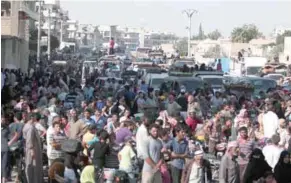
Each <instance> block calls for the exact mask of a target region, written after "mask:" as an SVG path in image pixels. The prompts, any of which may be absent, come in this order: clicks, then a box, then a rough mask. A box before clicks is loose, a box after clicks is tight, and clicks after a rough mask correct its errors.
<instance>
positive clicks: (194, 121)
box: [186, 109, 202, 132]
mask: <svg viewBox="0 0 291 183" xmlns="http://www.w3.org/2000/svg"><path fill="white" fill-rule="evenodd" d="M186 124H187V125H188V126H189V128H190V129H191V130H192V132H195V130H196V127H197V125H198V124H202V121H201V120H200V119H198V118H197V116H196V111H195V109H190V111H189V114H188V117H187V119H186Z"/></svg>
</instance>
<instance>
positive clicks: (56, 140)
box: [48, 121, 67, 164]
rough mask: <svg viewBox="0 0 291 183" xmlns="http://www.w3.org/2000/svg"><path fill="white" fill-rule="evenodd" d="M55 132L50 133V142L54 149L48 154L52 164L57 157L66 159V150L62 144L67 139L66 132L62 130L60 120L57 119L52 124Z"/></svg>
mask: <svg viewBox="0 0 291 183" xmlns="http://www.w3.org/2000/svg"><path fill="white" fill-rule="evenodd" d="M52 127H53V134H51V135H49V137H48V138H49V144H50V145H51V146H52V150H51V152H50V154H49V155H48V158H49V161H50V164H51V163H52V162H53V161H54V160H56V159H64V152H63V151H62V149H61V144H62V142H63V141H65V140H66V138H67V137H66V136H65V134H64V133H63V132H62V131H61V125H60V123H59V121H55V122H54V123H53V125H52Z"/></svg>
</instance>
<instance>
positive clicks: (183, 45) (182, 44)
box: [175, 38, 188, 55]
mask: <svg viewBox="0 0 291 183" xmlns="http://www.w3.org/2000/svg"><path fill="white" fill-rule="evenodd" d="M175 49H176V50H178V51H179V52H180V54H181V55H182V54H183V55H186V53H187V52H188V39H187V38H182V39H181V40H179V41H177V42H176V44H175Z"/></svg>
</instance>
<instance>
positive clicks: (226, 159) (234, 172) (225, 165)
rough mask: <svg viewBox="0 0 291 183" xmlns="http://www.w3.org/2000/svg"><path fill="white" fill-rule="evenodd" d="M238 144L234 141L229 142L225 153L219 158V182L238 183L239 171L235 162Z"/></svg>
mask: <svg viewBox="0 0 291 183" xmlns="http://www.w3.org/2000/svg"><path fill="white" fill-rule="evenodd" d="M237 151H238V144H237V142H236V141H234V142H229V143H228V145H227V150H226V152H225V155H224V156H223V157H222V159H221V163H220V167H219V182H220V183H240V175H239V173H240V171H239V165H238V163H237V160H236V158H237V156H238V153H237Z"/></svg>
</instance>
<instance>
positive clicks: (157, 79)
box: [145, 73, 169, 90]
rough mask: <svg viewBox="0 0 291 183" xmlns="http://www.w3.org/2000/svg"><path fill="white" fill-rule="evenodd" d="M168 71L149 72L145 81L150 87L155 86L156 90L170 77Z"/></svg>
mask: <svg viewBox="0 0 291 183" xmlns="http://www.w3.org/2000/svg"><path fill="white" fill-rule="evenodd" d="M168 76H169V75H168V73H161V74H151V73H149V74H147V75H146V76H145V82H146V84H148V85H149V87H151V88H154V90H159V89H160V86H161V84H162V83H163V82H164V79H165V78H166V77H168Z"/></svg>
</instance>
